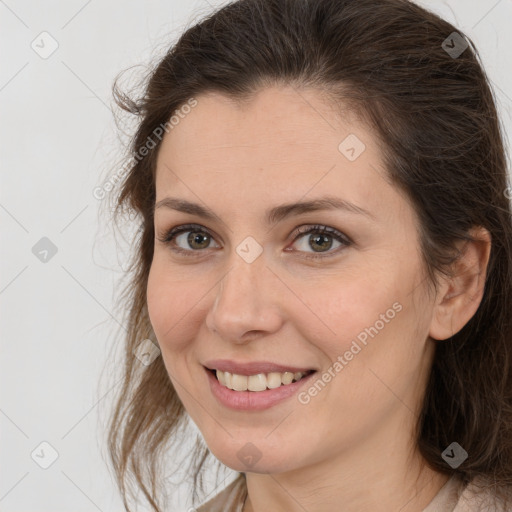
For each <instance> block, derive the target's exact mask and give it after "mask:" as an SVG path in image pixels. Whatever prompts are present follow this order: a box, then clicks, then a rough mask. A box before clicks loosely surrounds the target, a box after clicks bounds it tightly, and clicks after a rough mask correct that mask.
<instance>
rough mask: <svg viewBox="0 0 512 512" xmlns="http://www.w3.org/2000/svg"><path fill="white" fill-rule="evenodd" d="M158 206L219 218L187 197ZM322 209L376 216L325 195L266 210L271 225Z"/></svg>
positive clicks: (163, 200) (209, 217) (171, 198)
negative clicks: (293, 216)
mask: <svg viewBox="0 0 512 512" xmlns="http://www.w3.org/2000/svg"><path fill="white" fill-rule="evenodd" d="M157 208H170V209H172V210H177V211H179V212H183V213H188V214H191V215H196V216H198V217H203V218H205V219H209V220H214V219H218V216H217V215H215V213H214V212H213V211H212V210H210V209H209V208H207V207H206V206H202V205H200V204H197V203H192V202H190V201H186V200H185V199H176V198H173V197H166V198H164V199H161V200H160V201H158V203H156V205H155V210H156V209H157ZM321 210H343V211H346V212H348V213H353V214H358V215H364V216H366V217H369V218H371V219H373V220H375V217H374V216H373V215H372V214H371V213H370V212H369V211H367V210H365V209H364V208H361V207H360V206H357V205H355V204H353V203H351V202H349V201H345V200H343V199H340V198H338V197H333V196H325V197H320V198H317V199H313V200H311V201H302V202H298V203H288V204H282V205H279V206H275V207H274V208H271V209H270V210H268V211H267V212H266V219H267V223H268V224H269V225H273V224H276V223H277V222H280V221H282V220H284V219H286V218H288V217H291V216H292V215H301V214H304V213H310V212H316V211H321Z"/></svg>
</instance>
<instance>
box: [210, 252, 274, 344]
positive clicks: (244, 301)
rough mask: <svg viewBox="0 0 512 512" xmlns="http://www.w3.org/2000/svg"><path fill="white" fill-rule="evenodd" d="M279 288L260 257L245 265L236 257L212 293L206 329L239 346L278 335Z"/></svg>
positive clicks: (235, 255)
mask: <svg viewBox="0 0 512 512" xmlns="http://www.w3.org/2000/svg"><path fill="white" fill-rule="evenodd" d="M278 284H279V281H278V279H277V278H276V277H275V275H274V274H273V273H272V272H271V271H270V270H269V269H268V268H267V267H266V264H265V260H264V258H263V255H261V256H260V257H259V258H258V259H256V260H255V261H253V262H252V263H247V262H246V261H244V260H243V259H242V258H240V257H239V256H238V254H236V253H235V254H234V255H233V258H232V261H231V265H230V267H229V270H228V272H227V274H226V275H225V276H224V278H223V279H222V280H221V281H220V283H219V285H218V287H217V289H216V290H215V293H216V295H215V298H214V301H213V303H212V306H211V307H210V309H209V310H208V313H207V316H206V325H207V327H208V329H210V330H211V331H212V332H215V333H217V334H218V335H219V336H220V337H221V338H223V339H225V340H229V341H231V342H234V343H239V344H242V343H246V342H248V341H250V340H253V339H256V338H259V337H263V336H265V335H269V334H272V333H274V332H277V331H278V330H279V329H280V328H281V326H282V325H283V322H284V318H283V311H282V309H281V308H280V307H279V295H280V294H279V290H278Z"/></svg>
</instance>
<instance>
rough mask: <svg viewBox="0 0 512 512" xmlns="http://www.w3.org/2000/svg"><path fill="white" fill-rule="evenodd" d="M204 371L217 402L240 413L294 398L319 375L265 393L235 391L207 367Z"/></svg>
mask: <svg viewBox="0 0 512 512" xmlns="http://www.w3.org/2000/svg"><path fill="white" fill-rule="evenodd" d="M274 366H275V365H274ZM204 371H205V373H206V376H207V378H208V383H209V385H210V390H211V392H212V394H213V396H214V397H215V398H216V399H217V401H218V402H219V403H220V404H221V405H223V406H225V407H229V408H230V409H235V410H238V411H261V410H263V409H269V408H270V407H272V406H274V405H276V404H278V403H279V402H281V401H283V400H285V399H286V398H289V397H291V396H293V395H294V394H295V393H297V391H298V390H299V389H300V388H301V387H302V386H304V384H305V383H307V382H308V381H309V380H310V379H311V378H312V377H313V375H315V374H316V373H317V372H316V371H315V372H313V373H310V374H309V375H306V376H304V377H302V379H300V380H299V381H297V382H292V383H291V384H288V385H286V386H280V387H278V388H275V389H267V390H265V391H234V390H232V389H229V388H227V387H225V386H223V385H222V384H221V383H220V382H219V381H218V380H217V377H216V376H215V375H214V373H213V372H212V371H211V370H209V369H208V368H206V367H205V368H204ZM299 371H300V370H299Z"/></svg>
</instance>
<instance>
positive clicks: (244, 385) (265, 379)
mask: <svg viewBox="0 0 512 512" xmlns="http://www.w3.org/2000/svg"><path fill="white" fill-rule="evenodd" d="M215 373H216V375H217V380H218V381H219V382H220V383H221V384H222V385H223V386H225V387H227V388H229V389H233V390H234V391H247V390H249V391H265V390H266V389H275V388H278V387H279V386H281V385H283V386H286V385H288V384H291V383H292V382H293V381H295V382H297V381H298V380H300V379H302V377H303V376H304V375H305V373H303V372H295V373H292V372H284V373H279V372H271V373H258V374H257V375H249V376H247V375H238V374H236V373H229V372H223V371H221V370H216V371H215Z"/></svg>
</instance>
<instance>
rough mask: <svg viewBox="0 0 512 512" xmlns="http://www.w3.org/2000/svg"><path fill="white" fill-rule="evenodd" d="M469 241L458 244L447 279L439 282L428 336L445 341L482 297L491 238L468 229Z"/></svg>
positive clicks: (475, 309)
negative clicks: (458, 253)
mask: <svg viewBox="0 0 512 512" xmlns="http://www.w3.org/2000/svg"><path fill="white" fill-rule="evenodd" d="M469 234H470V236H471V237H472V238H473V240H472V241H464V242H461V244H460V245H459V247H458V248H459V249H460V255H459V257H458V258H457V260H456V261H455V262H454V263H453V265H452V269H451V274H450V276H449V277H445V278H443V281H442V283H440V286H439V289H438V294H437V297H436V303H435V304H434V310H433V315H432V322H431V325H430V331H429V335H430V337H431V338H433V339H435V340H445V339H448V338H450V337H451V336H453V335H454V334H456V333H457V332H459V331H460V330H461V329H462V328H463V327H464V326H465V325H466V324H467V323H468V322H469V320H470V319H471V318H472V317H473V315H474V314H475V313H476V311H477V309H478V307H479V305H480V302H481V301H482V297H483V294H484V286H485V277H486V275H487V265H488V263H489V257H490V253H491V235H490V234H489V232H488V231H487V229H485V228H483V227H475V228H472V229H471V230H470V232H469Z"/></svg>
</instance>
